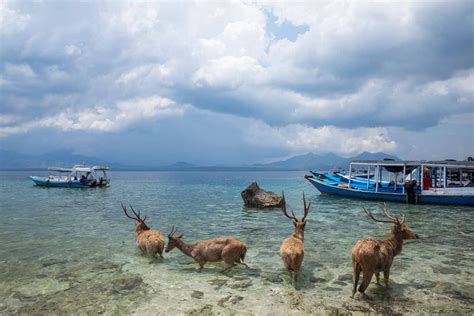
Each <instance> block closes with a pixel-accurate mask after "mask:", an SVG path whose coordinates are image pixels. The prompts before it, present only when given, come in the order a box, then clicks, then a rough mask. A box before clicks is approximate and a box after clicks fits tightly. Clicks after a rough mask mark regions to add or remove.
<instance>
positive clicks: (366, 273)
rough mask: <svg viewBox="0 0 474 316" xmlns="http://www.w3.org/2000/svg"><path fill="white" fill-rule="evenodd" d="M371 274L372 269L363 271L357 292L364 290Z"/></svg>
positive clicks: (372, 272)
mask: <svg viewBox="0 0 474 316" xmlns="http://www.w3.org/2000/svg"><path fill="white" fill-rule="evenodd" d="M373 275H374V271H364V274H363V276H362V284H361V285H360V286H359V292H361V293H364V292H365V289H366V288H367V287H368V286H369V284H370V281H371V280H372V276H373Z"/></svg>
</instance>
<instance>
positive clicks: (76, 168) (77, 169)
mask: <svg viewBox="0 0 474 316" xmlns="http://www.w3.org/2000/svg"><path fill="white" fill-rule="evenodd" d="M109 169H110V168H109V167H103V166H93V167H85V166H83V165H75V166H74V167H72V168H61V167H49V168H48V170H51V171H57V172H67V173H71V172H93V171H105V170H109Z"/></svg>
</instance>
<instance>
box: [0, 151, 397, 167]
mask: <svg viewBox="0 0 474 316" xmlns="http://www.w3.org/2000/svg"><path fill="white" fill-rule="evenodd" d="M384 158H391V159H395V160H399V158H397V157H395V156H392V155H388V154H385V153H368V152H364V153H362V154H360V155H357V156H355V157H350V158H343V157H341V156H338V155H336V154H333V153H328V154H324V155H317V154H313V153H307V154H304V155H299V156H295V157H292V158H289V159H286V160H281V161H275V162H271V163H268V164H253V165H245V166H197V165H194V164H191V163H187V162H184V161H178V162H176V163H174V164H171V165H166V166H136V165H124V164H120V163H115V162H110V161H105V160H102V159H99V158H96V157H90V156H84V155H78V154H74V153H73V152H72V151H71V150H59V151H54V152H49V153H46V154H43V155H26V154H20V153H16V152H12V151H7V150H0V169H3V170H15V169H46V168H47V167H50V166H55V167H71V166H73V165H75V164H79V163H84V164H86V165H89V166H94V165H95V166H97V165H102V166H108V167H110V168H112V169H114V170H158V171H257V170H263V171H265V170H268V171H270V170H329V169H333V168H338V167H339V168H347V167H348V165H349V163H350V162H351V161H352V160H382V159H384Z"/></svg>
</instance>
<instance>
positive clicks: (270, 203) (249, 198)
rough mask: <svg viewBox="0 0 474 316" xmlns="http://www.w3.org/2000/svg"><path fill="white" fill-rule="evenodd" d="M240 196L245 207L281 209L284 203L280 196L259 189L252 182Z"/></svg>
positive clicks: (255, 183)
mask: <svg viewBox="0 0 474 316" xmlns="http://www.w3.org/2000/svg"><path fill="white" fill-rule="evenodd" d="M240 195H241V196H242V199H243V200H244V204H245V206H247V207H257V208H267V207H282V206H283V203H285V201H284V200H283V198H282V197H281V196H278V195H276V194H275V193H273V192H272V191H265V190H262V189H260V187H259V186H258V184H257V182H253V183H252V184H251V185H249V186H248V187H247V188H246V189H245V190H243V191H242V192H241V193H240Z"/></svg>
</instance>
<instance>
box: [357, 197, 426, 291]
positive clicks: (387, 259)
mask: <svg viewBox="0 0 474 316" xmlns="http://www.w3.org/2000/svg"><path fill="white" fill-rule="evenodd" d="M363 209H364V211H365V213H366V214H367V216H368V217H369V218H370V219H372V220H373V221H375V222H380V223H391V224H393V227H392V231H391V233H390V234H389V236H388V238H387V239H384V240H376V239H365V240H358V241H357V243H356V244H355V246H354V248H352V267H353V275H352V281H353V289H352V297H354V294H355V292H356V290H357V284H358V283H359V275H360V272H361V271H362V272H363V278H362V283H361V285H360V286H359V292H361V293H362V294H364V292H365V289H367V287H368V286H369V283H370V281H371V280H372V276H373V275H374V273H375V277H376V279H377V284H379V278H380V276H379V273H380V272H383V276H384V282H385V285H386V286H387V287H388V279H389V274H390V267H391V266H392V262H393V258H394V257H395V256H397V255H398V254H399V253H400V252H401V251H402V247H403V240H405V239H416V238H418V235H417V234H415V233H414V232H412V231H411V230H410V229H409V228H408V226H407V225H406V224H405V215H403V216H402V218H399V217H396V216H394V215H392V214H390V213H389V212H388V210H387V206H386V205H385V203H384V205H383V207H382V213H383V215H384V216H385V218H387V219H376V218H375V217H374V215H372V213H371V212H370V211H369V210H367V209H366V208H365V207H363Z"/></svg>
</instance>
